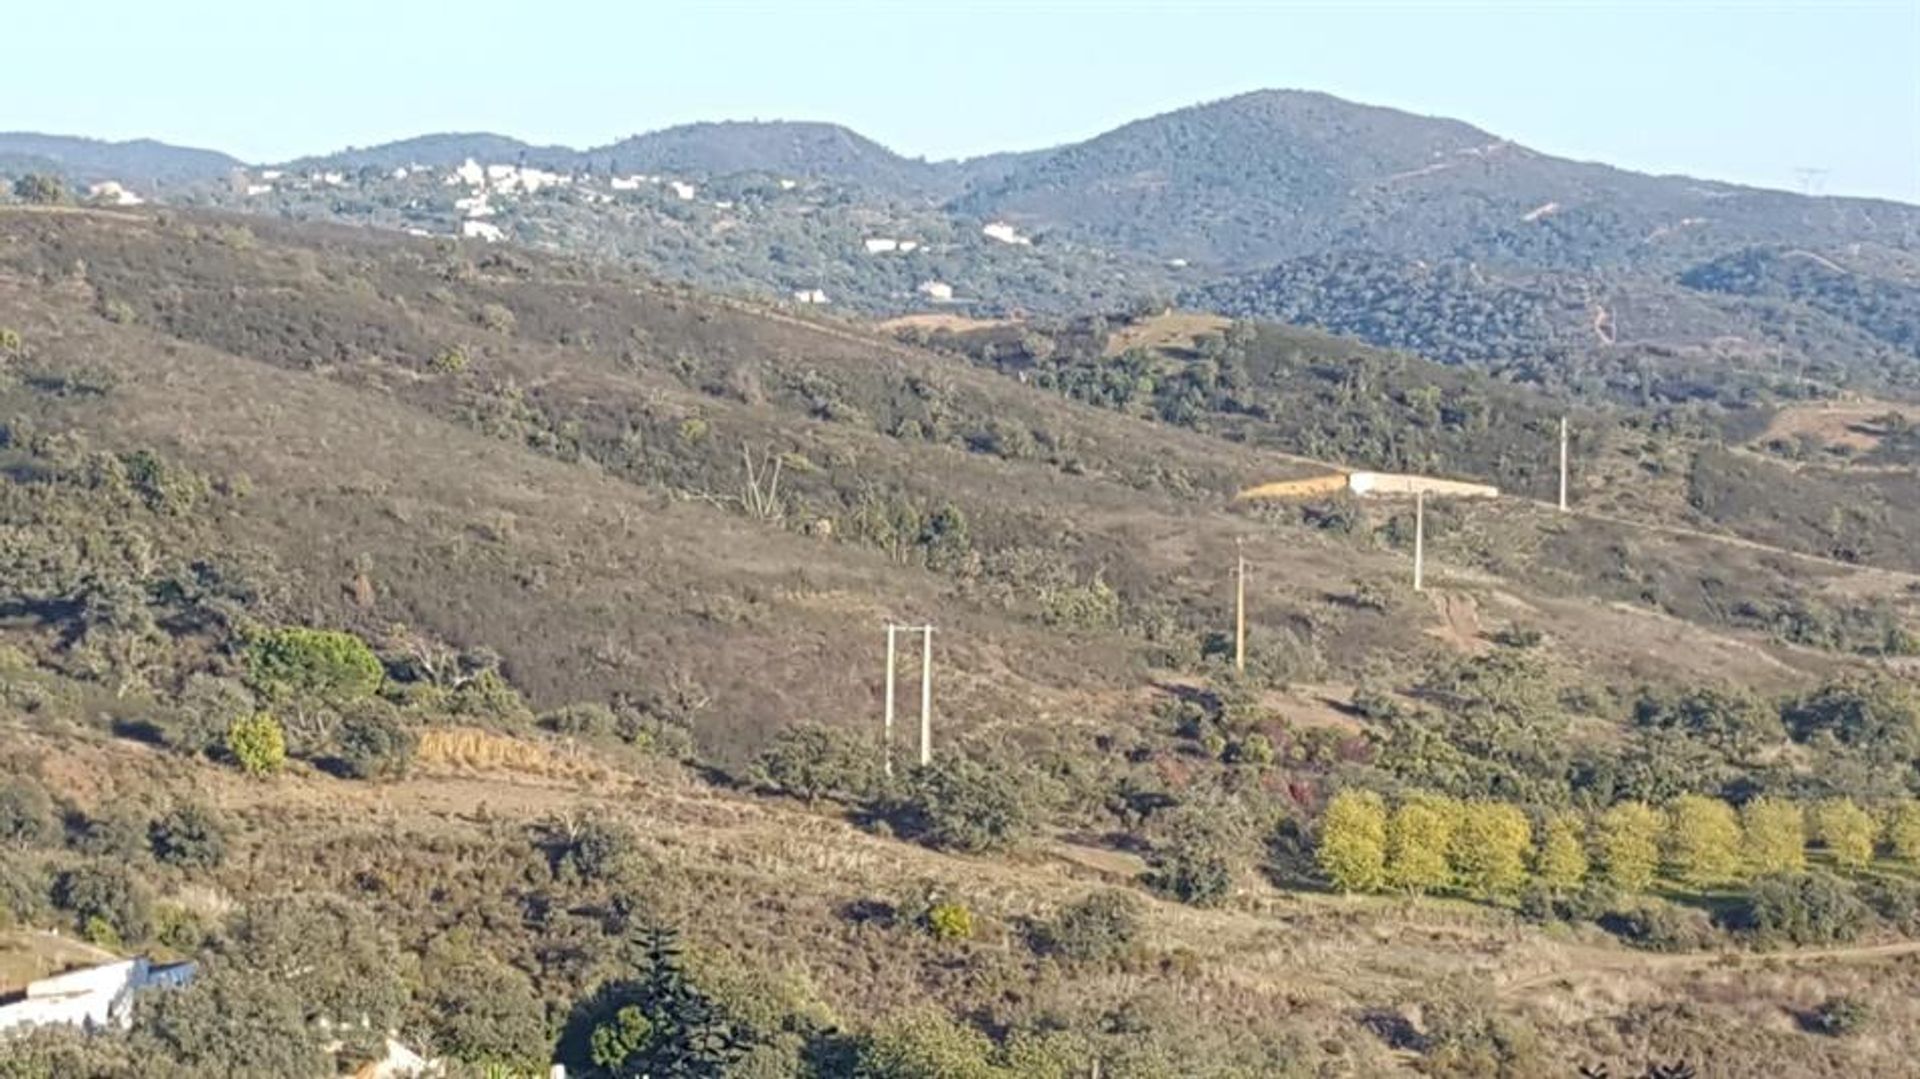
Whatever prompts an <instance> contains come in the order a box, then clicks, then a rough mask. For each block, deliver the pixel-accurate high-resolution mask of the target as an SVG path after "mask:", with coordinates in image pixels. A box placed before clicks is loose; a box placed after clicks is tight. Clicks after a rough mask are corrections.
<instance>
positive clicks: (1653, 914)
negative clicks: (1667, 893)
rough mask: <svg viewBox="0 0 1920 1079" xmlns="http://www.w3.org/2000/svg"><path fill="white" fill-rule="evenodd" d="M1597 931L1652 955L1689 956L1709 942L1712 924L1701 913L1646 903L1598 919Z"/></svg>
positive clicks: (1691, 909) (1666, 905) (1668, 905)
mask: <svg viewBox="0 0 1920 1079" xmlns="http://www.w3.org/2000/svg"><path fill="white" fill-rule="evenodd" d="M1600 927H1601V928H1602V929H1605V930H1606V931H1607V932H1609V933H1612V934H1613V935H1614V936H1616V937H1619V938H1620V939H1622V940H1624V941H1626V942H1627V943H1629V944H1632V945H1634V946H1635V947H1639V948H1645V949H1647V950H1648V951H1655V952H1690V951H1696V950H1698V949H1700V948H1702V947H1705V946H1706V944H1707V942H1709V941H1711V940H1712V939H1713V922H1712V919H1710V918H1708V917H1707V915H1706V913H1705V912H1703V911H1699V910H1695V909H1693V908H1692V907H1682V906H1677V905H1675V904H1673V903H1666V902H1662V901H1660V900H1657V899H1656V900H1648V901H1646V902H1644V903H1641V904H1639V905H1637V906H1634V907H1632V908H1629V909H1627V910H1616V911H1612V912H1609V913H1607V914H1605V915H1603V916H1602V917H1601V918H1600Z"/></svg>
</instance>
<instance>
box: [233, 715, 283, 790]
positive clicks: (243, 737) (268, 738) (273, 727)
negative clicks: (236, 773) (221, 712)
mask: <svg viewBox="0 0 1920 1079" xmlns="http://www.w3.org/2000/svg"><path fill="white" fill-rule="evenodd" d="M227 752H228V753H231V754H233V759H234V761H235V762H237V763H238V764H239V765H240V767H241V769H242V770H243V771H245V772H246V773H247V774H248V775H256V776H264V775H271V774H272V773H274V772H278V771H279V770H280V769H281V768H283V767H285V766H286V763H287V736H286V733H285V732H284V731H282V730H281V729H280V721H279V720H277V719H275V718H273V717H272V716H270V715H268V714H267V713H265V712H261V713H259V714H257V715H252V716H246V717H243V718H241V719H236V720H234V721H233V726H231V727H229V728H227Z"/></svg>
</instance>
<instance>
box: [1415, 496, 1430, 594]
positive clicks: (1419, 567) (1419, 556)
mask: <svg viewBox="0 0 1920 1079" xmlns="http://www.w3.org/2000/svg"><path fill="white" fill-rule="evenodd" d="M1426 569H1427V492H1425V491H1415V492H1414V493H1413V590H1414V591H1415V592H1422V591H1425V590H1426Z"/></svg>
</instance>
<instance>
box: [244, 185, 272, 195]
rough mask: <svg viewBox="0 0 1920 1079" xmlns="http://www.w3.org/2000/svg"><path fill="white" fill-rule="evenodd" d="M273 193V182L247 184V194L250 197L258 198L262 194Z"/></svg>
mask: <svg viewBox="0 0 1920 1079" xmlns="http://www.w3.org/2000/svg"><path fill="white" fill-rule="evenodd" d="M271 194H273V185H272V184H248V185H247V196H248V197H249V198H256V197H258V196H260V195H271Z"/></svg>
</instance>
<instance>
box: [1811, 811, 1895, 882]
mask: <svg viewBox="0 0 1920 1079" xmlns="http://www.w3.org/2000/svg"><path fill="white" fill-rule="evenodd" d="M1813 829H1814V834H1815V835H1816V836H1818V837H1819V839H1820V844H1821V846H1824V847H1826V848H1827V853H1828V854H1830V855H1832V856H1833V864H1834V865H1835V866H1837V867H1839V868H1841V869H1844V870H1847V871H1849V872H1853V871H1857V870H1861V869H1865V868H1866V867H1867V864H1868V863H1870V862H1872V861H1873V844H1874V840H1875V839H1876V838H1878V836H1879V832H1880V827H1879V825H1878V823H1877V822H1875V821H1874V819H1873V814H1871V813H1868V812H1867V811H1866V810H1864V809H1861V808H1860V807H1859V805H1857V804H1855V802H1854V801H1853V799H1851V798H1829V799H1827V800H1826V801H1824V802H1821V803H1820V804H1818V805H1816V806H1814V807H1813Z"/></svg>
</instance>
